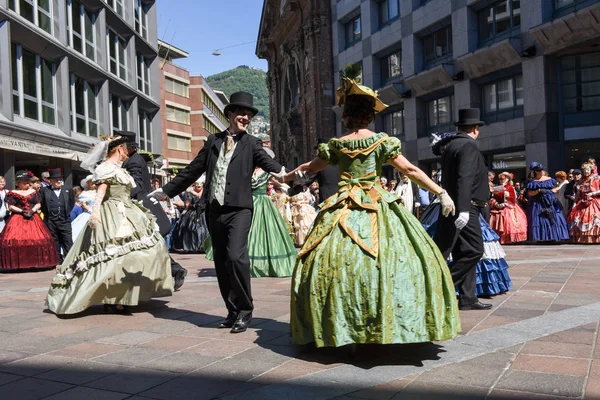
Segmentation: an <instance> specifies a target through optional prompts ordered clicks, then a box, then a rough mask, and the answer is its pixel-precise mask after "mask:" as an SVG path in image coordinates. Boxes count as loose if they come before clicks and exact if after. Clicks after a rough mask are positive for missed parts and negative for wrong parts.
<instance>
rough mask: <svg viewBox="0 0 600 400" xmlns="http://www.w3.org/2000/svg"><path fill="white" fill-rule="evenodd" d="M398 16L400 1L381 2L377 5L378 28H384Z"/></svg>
mask: <svg viewBox="0 0 600 400" xmlns="http://www.w3.org/2000/svg"><path fill="white" fill-rule="evenodd" d="M399 16H400V0H383V1H381V2H380V3H379V26H380V27H382V26H385V25H387V24H389V23H390V22H392V21H395V20H397V19H398V17H399Z"/></svg>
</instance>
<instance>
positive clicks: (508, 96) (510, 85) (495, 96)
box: [482, 75, 523, 119]
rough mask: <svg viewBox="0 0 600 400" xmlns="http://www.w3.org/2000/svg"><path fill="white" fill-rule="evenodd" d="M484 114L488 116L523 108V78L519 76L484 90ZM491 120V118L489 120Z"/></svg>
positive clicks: (495, 83) (496, 83)
mask: <svg viewBox="0 0 600 400" xmlns="http://www.w3.org/2000/svg"><path fill="white" fill-rule="evenodd" d="M482 97H483V113H484V115H486V116H488V117H489V116H490V115H494V114H496V113H500V112H505V111H507V110H514V109H516V108H519V107H522V106H523V76H522V75H517V76H514V77H512V78H508V79H503V80H500V81H497V82H494V83H490V84H488V85H485V86H484V87H483V88H482ZM488 119H489V118H488Z"/></svg>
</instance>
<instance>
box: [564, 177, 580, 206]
mask: <svg viewBox="0 0 600 400" xmlns="http://www.w3.org/2000/svg"><path fill="white" fill-rule="evenodd" d="M576 184H577V181H575V180H573V181H571V182H569V183H567V187H566V188H565V195H564V196H565V198H566V199H567V200H568V204H569V209H568V210H567V211H570V210H571V208H573V203H574V202H575V200H572V199H571V196H575V185H576Z"/></svg>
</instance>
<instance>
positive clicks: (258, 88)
mask: <svg viewBox="0 0 600 400" xmlns="http://www.w3.org/2000/svg"><path fill="white" fill-rule="evenodd" d="M266 75H267V74H266V72H265V71H262V70H260V69H255V68H250V67H247V66H246V65H240V66H239V67H237V68H234V69H230V70H228V71H224V72H220V73H218V74H215V75H211V76H208V77H206V81H207V82H208V84H209V85H210V86H211V87H212V88H213V89H216V90H222V91H223V93H225V95H226V96H227V97H229V96H231V94H232V93H235V92H239V91H245V92H249V93H252V95H253V96H254V107H256V108H258V109H259V114H258V115H263V116H264V117H265V118H266V119H267V121H269V115H270V113H269V93H268V90H267V84H266Z"/></svg>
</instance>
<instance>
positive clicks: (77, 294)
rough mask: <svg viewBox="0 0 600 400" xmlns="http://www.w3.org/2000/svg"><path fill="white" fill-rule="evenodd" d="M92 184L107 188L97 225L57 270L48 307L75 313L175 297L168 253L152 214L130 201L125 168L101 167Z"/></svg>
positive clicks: (82, 236) (130, 182)
mask: <svg viewBox="0 0 600 400" xmlns="http://www.w3.org/2000/svg"><path fill="white" fill-rule="evenodd" d="M93 181H94V183H96V184H98V185H100V184H102V183H106V184H107V185H108V189H107V191H106V195H105V197H104V201H103V202H102V205H101V208H100V223H98V225H97V226H96V228H95V229H92V228H91V227H89V226H88V227H86V228H85V229H84V230H83V232H82V233H81V234H80V235H79V237H78V238H77V240H76V241H75V243H74V244H73V247H72V248H71V250H70V251H69V253H68V254H67V256H66V257H65V260H64V262H63V264H62V265H60V266H58V267H57V268H56V275H55V276H54V278H53V280H52V283H51V285H50V289H49V291H48V297H47V299H46V304H47V306H48V308H49V309H50V311H52V312H54V313H56V314H75V313H78V312H81V311H83V310H85V309H87V308H88V307H90V306H91V305H94V304H122V305H126V306H135V305H137V304H138V302H139V301H146V300H149V299H150V298H151V297H162V296H170V295H172V293H173V281H172V278H171V265H170V261H169V253H168V252H167V247H166V244H165V241H164V239H163V238H162V236H161V235H160V233H159V232H158V231H157V230H156V224H155V219H154V216H153V215H152V214H151V213H150V212H149V211H148V210H147V209H145V208H144V207H143V206H142V205H141V204H140V203H138V202H135V201H132V200H131V198H130V197H129V194H130V192H131V188H132V187H134V185H135V183H134V182H133V178H132V177H131V175H129V174H128V173H127V171H125V170H124V169H123V168H121V167H119V166H117V165H114V164H111V163H107V162H105V163H102V164H100V165H99V166H98V167H97V168H96V170H95V171H94V178H93Z"/></svg>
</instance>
